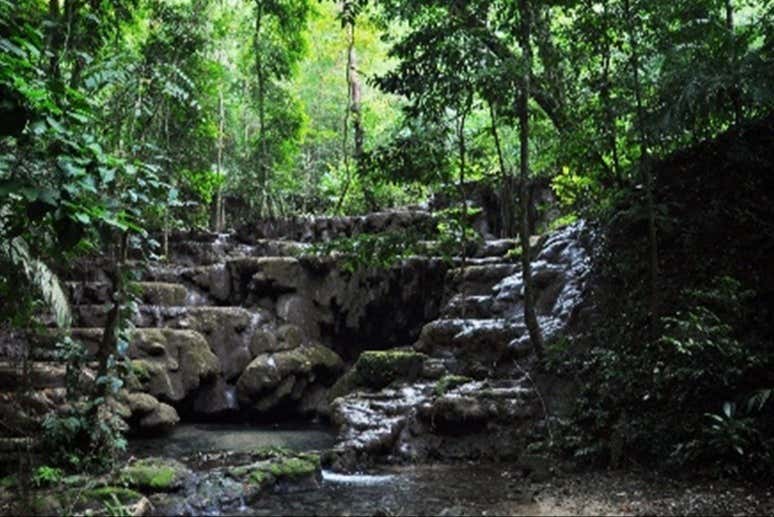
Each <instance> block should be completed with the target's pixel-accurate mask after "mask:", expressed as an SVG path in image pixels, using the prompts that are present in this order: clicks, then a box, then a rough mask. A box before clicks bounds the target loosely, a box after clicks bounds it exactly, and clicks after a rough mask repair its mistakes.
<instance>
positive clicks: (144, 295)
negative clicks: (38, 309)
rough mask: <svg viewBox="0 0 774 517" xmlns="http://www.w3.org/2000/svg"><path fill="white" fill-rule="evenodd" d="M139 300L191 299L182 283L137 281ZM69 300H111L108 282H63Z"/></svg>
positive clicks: (155, 302) (179, 302)
mask: <svg viewBox="0 0 774 517" xmlns="http://www.w3.org/2000/svg"><path fill="white" fill-rule="evenodd" d="M136 285H137V287H138V289H139V292H140V300H142V303H145V304H148V305H164V306H175V305H188V304H189V301H193V300H192V299H190V297H189V291H188V289H187V288H186V286H184V285H183V284H179V283H172V282H137V283H136ZM65 288H66V289H67V292H68V294H69V298H70V302H71V303H72V304H73V305H92V304H107V303H109V302H110V301H111V296H112V289H111V284H110V283H108V282H94V281H91V282H75V281H69V282H66V283H65Z"/></svg>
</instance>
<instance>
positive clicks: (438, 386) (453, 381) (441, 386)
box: [435, 375, 473, 397]
mask: <svg viewBox="0 0 774 517" xmlns="http://www.w3.org/2000/svg"><path fill="white" fill-rule="evenodd" d="M472 381H473V379H471V378H470V377H465V376H463V375H446V376H444V377H442V378H440V379H438V382H436V383H435V394H436V395H437V396H439V397H440V396H441V395H444V394H446V393H448V392H450V391H451V390H453V389H455V388H457V387H459V386H462V385H463V384H467V383H469V382H472Z"/></svg>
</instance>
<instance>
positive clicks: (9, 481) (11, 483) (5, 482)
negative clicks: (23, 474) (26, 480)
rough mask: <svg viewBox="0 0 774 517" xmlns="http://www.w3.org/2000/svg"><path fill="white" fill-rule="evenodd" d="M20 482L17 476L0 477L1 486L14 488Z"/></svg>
mask: <svg viewBox="0 0 774 517" xmlns="http://www.w3.org/2000/svg"><path fill="white" fill-rule="evenodd" d="M17 483H18V480H17V479H16V476H14V475H11V476H4V477H1V478H0V488H13V487H15V486H16V484H17Z"/></svg>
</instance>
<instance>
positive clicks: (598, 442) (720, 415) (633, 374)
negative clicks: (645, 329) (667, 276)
mask: <svg viewBox="0 0 774 517" xmlns="http://www.w3.org/2000/svg"><path fill="white" fill-rule="evenodd" d="M748 296H749V293H746V292H744V291H743V290H742V289H741V287H740V284H739V283H738V282H736V281H735V280H733V279H731V278H725V277H724V278H720V279H717V281H716V282H714V283H713V284H712V285H711V286H709V287H708V288H705V289H694V290H686V291H685V292H684V295H683V301H682V307H681V308H679V309H678V310H676V311H675V312H674V313H673V314H671V315H669V316H666V317H664V318H662V320H661V325H660V328H661V329H662V332H661V336H660V337H659V338H657V339H652V340H647V339H646V340H642V341H640V340H639V339H640V336H637V335H636V332H635V329H637V328H638V327H640V326H641V325H640V323H641V322H642V321H643V320H642V318H641V316H640V318H639V319H638V316H637V314H638V313H637V311H636V310H635V309H632V308H631V307H627V306H623V307H622V313H620V316H619V318H617V319H616V320H615V323H612V322H609V323H606V324H604V325H602V326H601V327H600V329H598V330H597V331H596V336H595V338H594V339H595V342H597V343H604V345H602V346H597V347H595V348H593V349H591V350H590V351H589V353H587V354H586V355H584V356H583V357H582V358H580V359H578V360H577V364H576V367H577V368H578V369H579V370H580V372H581V376H582V378H583V379H584V385H583V396H582V397H581V399H580V402H579V404H578V406H577V410H576V417H575V426H573V427H572V429H570V430H568V432H567V433H566V434H565V437H564V438H565V441H564V446H565V448H566V449H567V450H569V451H572V452H573V453H574V454H575V456H576V457H579V458H581V459H584V460H586V461H592V462H597V461H603V462H607V461H610V462H613V463H617V462H618V461H620V460H621V459H622V457H621V456H622V455H623V452H624V451H627V453H628V454H631V455H633V456H636V457H637V458H638V459H640V460H642V459H645V460H647V459H650V460H656V461H658V462H659V463H662V464H668V465H671V466H674V467H683V466H686V465H689V464H697V463H701V464H705V465H712V466H715V467H718V469H719V471H723V472H725V473H731V474H740V473H743V472H745V471H747V472H756V473H759V472H761V470H762V469H770V465H771V463H770V462H767V461H763V460H764V458H768V457H769V455H770V451H771V450H772V449H771V447H770V446H768V445H766V443H765V441H764V440H763V439H762V436H764V435H765V433H762V432H761V430H762V429H763V427H764V426H766V425H768V424H767V421H766V419H765V418H760V417H758V416H756V415H754V413H753V412H752V411H750V410H749V409H748V410H747V411H739V410H737V405H736V404H735V403H734V402H729V400H734V399H739V398H740V397H741V396H742V394H744V393H745V389H746V379H747V377H748V375H749V372H751V371H753V370H756V369H760V368H762V367H766V365H769V366H770V365H771V357H770V356H769V355H767V354H766V353H764V352H759V351H756V350H755V349H752V348H751V347H750V346H749V345H747V344H745V343H744V342H743V341H741V340H740V339H739V337H738V336H739V333H738V332H737V331H736V329H737V328H738V327H739V326H740V325H742V326H743V324H744V310H743V307H744V306H745V301H746V299H747V297H748ZM627 310H630V311H631V312H625V311H627ZM620 322H628V323H620ZM638 342H640V343H643V344H640V345H637V343H638ZM757 400H758V399H756V401H757ZM748 406H749V407H752V406H753V404H749V405H748ZM749 467H752V468H749Z"/></svg>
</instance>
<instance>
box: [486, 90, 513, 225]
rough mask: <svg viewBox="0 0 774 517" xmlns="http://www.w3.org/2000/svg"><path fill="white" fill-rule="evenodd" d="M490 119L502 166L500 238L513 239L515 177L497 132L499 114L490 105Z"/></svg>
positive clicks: (498, 159) (490, 104)
mask: <svg viewBox="0 0 774 517" xmlns="http://www.w3.org/2000/svg"><path fill="white" fill-rule="evenodd" d="M489 117H490V119H491V120H492V137H493V138H494V141H495V149H496V150H497V161H498V163H499V164H500V181H501V183H502V200H501V204H502V206H501V207H500V218H501V225H502V226H501V228H500V237H504V238H507V237H512V236H513V233H514V232H513V176H512V175H511V173H510V170H509V169H508V167H507V166H506V165H505V158H504V157H503V147H502V144H501V142H500V134H499V132H498V131H497V114H496V113H495V107H494V105H493V104H492V103H491V102H490V103H489Z"/></svg>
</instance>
